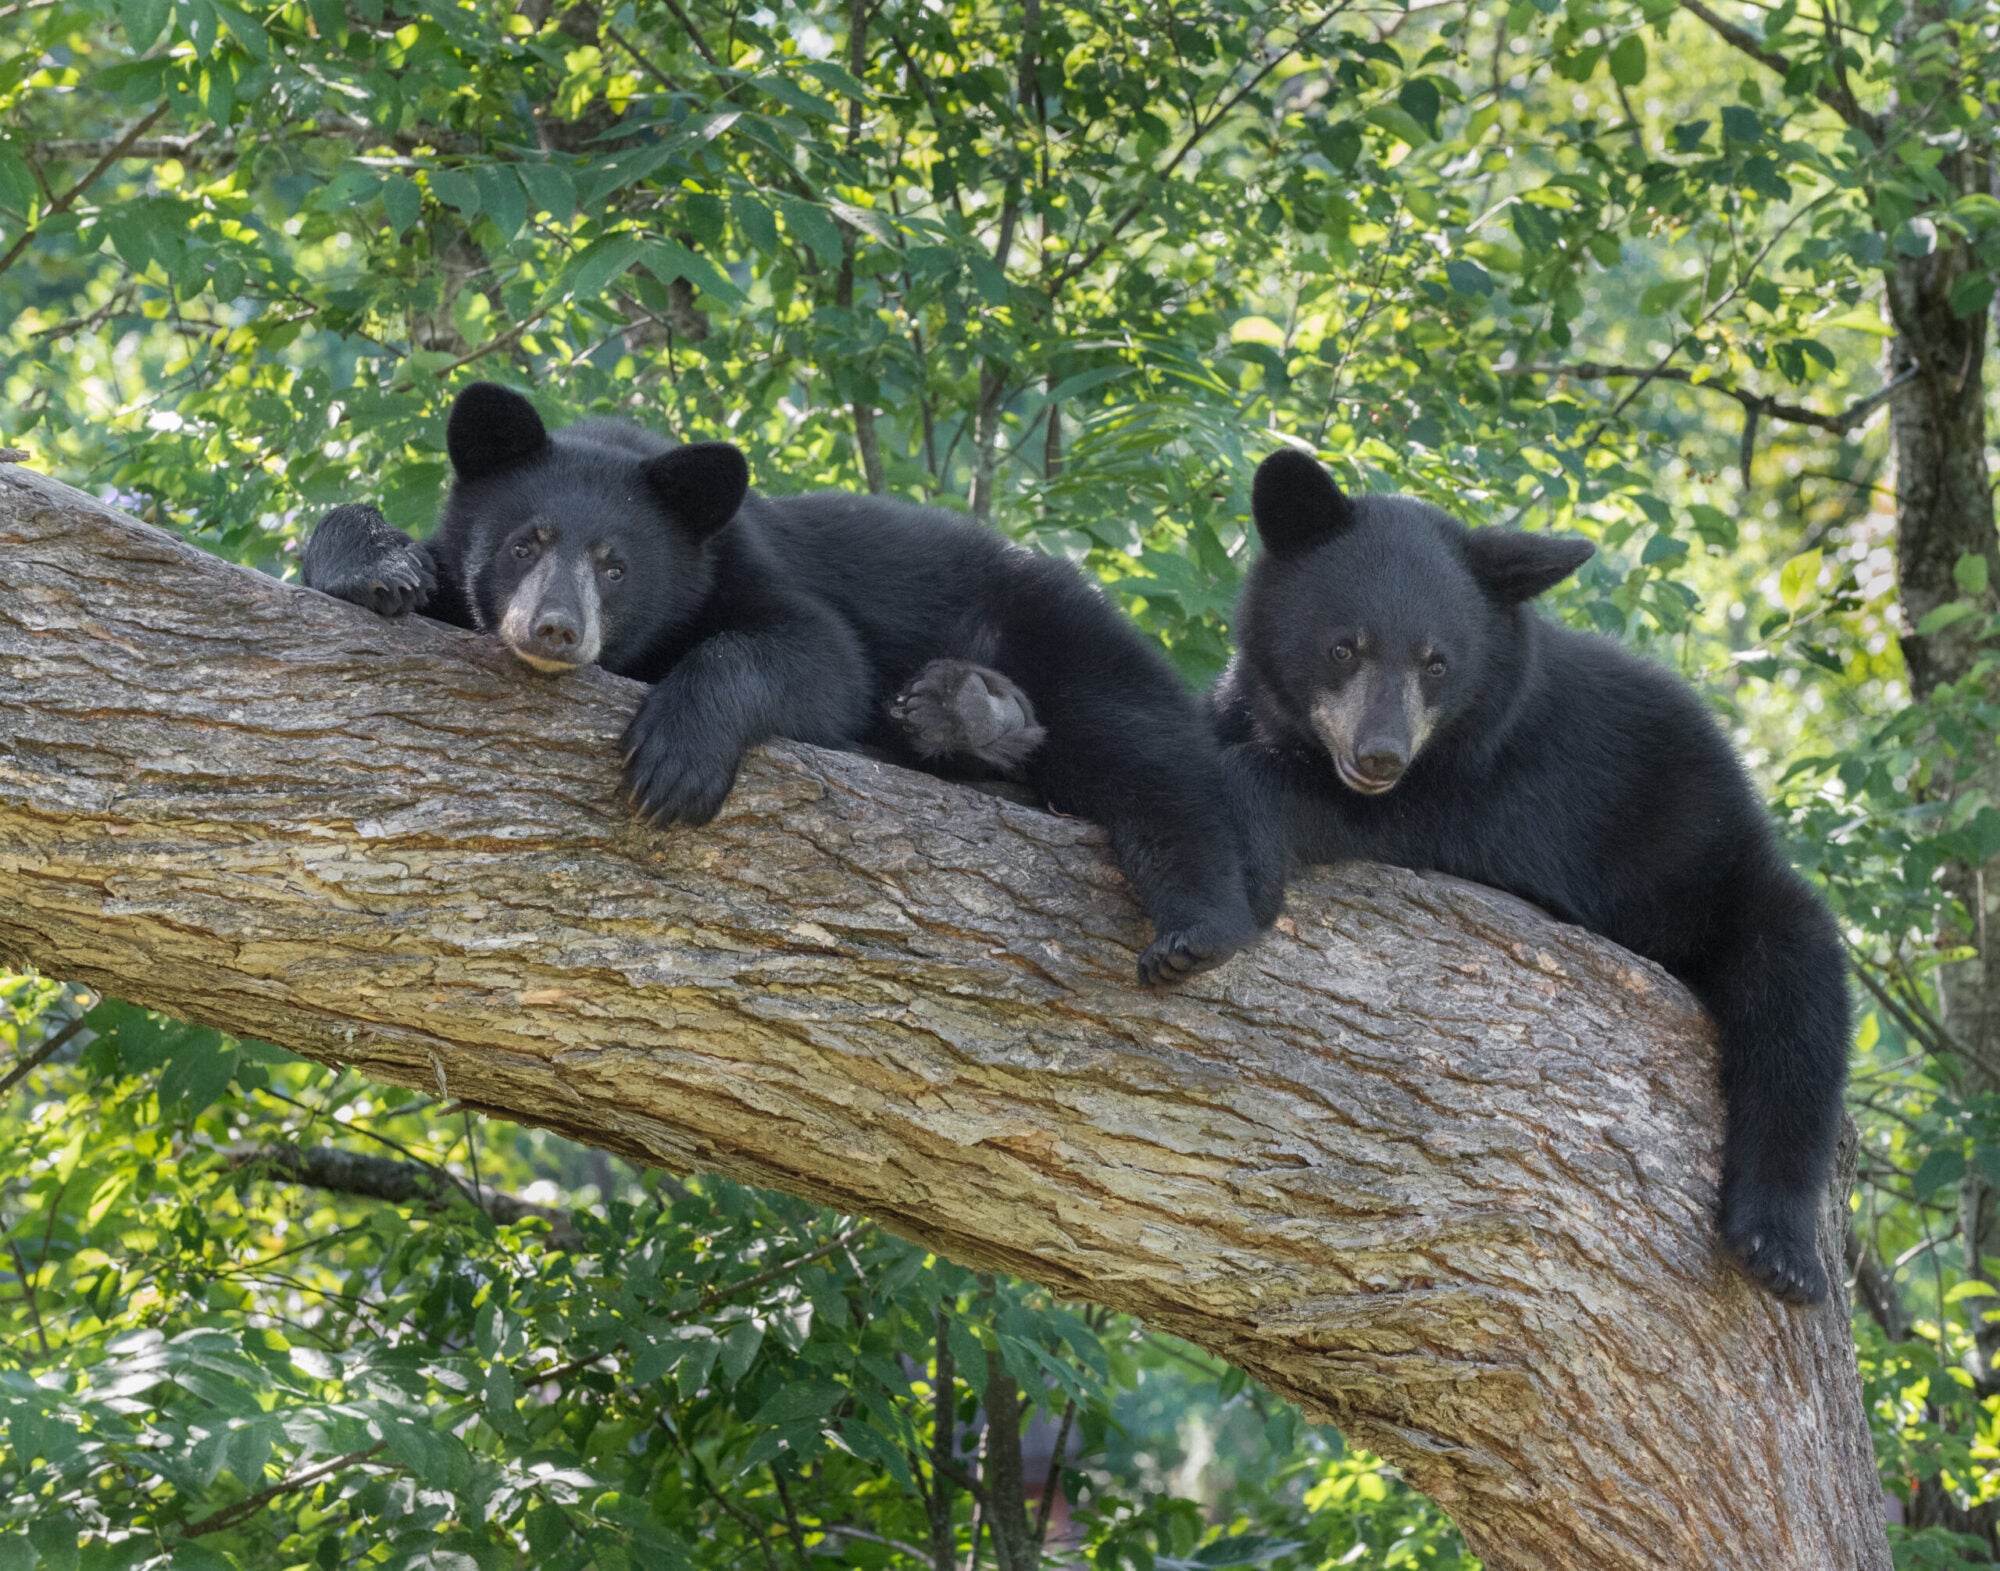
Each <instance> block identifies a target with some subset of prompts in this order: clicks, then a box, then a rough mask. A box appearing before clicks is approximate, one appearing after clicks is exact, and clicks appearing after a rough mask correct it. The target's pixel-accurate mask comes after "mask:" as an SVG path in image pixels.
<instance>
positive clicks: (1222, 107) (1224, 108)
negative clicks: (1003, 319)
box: [1049, 4, 1347, 297]
mask: <svg viewBox="0 0 2000 1571" xmlns="http://www.w3.org/2000/svg"><path fill="white" fill-rule="evenodd" d="M1346 9H1347V7H1346V5H1345V4H1339V5H1335V6H1334V7H1333V9H1331V10H1330V11H1328V12H1327V13H1326V15H1324V16H1322V17H1321V18H1320V19H1319V20H1318V21H1317V22H1314V23H1313V24H1312V25H1311V26H1310V27H1307V28H1304V29H1302V30H1301V31H1300V32H1299V33H1298V34H1297V36H1296V37H1294V38H1293V39H1292V41H1291V42H1290V43H1289V44H1287V45H1285V47H1284V48H1283V49H1280V50H1279V51H1278V52H1277V53H1276V54H1274V55H1272V56H1271V58H1270V59H1269V60H1267V61H1265V62H1264V64H1263V65H1262V66H1260V67H1259V68H1258V70H1257V72H1256V74H1255V75H1253V76H1252V77H1251V78H1250V80H1249V81H1247V82H1245V83H1244V84H1243V85H1242V86H1241V87H1239V88H1238V89H1237V90H1236V91H1235V92H1233V93H1231V94H1230V95H1229V96H1228V97H1227V98H1226V99H1223V100H1220V101H1219V102H1218V103H1217V104H1216V106H1215V108H1214V109H1213V110H1212V112H1211V113H1210V114H1209V115H1208V117H1207V118H1206V119H1202V120H1197V121H1196V122H1195V125H1194V129H1192V130H1191V131H1189V132H1188V134H1187V135H1186V136H1185V137H1184V138H1182V140H1181V145H1180V146H1179V147H1178V148H1176V149H1175V150H1174V156H1173V157H1172V158H1169V159H1168V160H1167V161H1166V163H1165V165H1164V166H1162V167H1161V168H1160V169H1157V170H1155V171H1154V172H1153V173H1152V174H1151V175H1149V176H1148V177H1147V179H1146V188H1145V190H1144V191H1142V192H1140V194H1139V195H1138V196H1137V197H1135V198H1134V199H1133V200H1132V202H1131V204H1130V205H1129V206H1128V207H1127V208H1126V209H1125V211H1124V212H1123V213H1121V214H1119V215H1118V217H1117V218H1116V219H1114V220H1113V221H1112V225H1111V227H1110V228H1109V229H1107V230H1106V231H1105V232H1104V234H1103V235H1101V236H1100V237H1099V238H1098V241H1097V244H1095V245H1093V246H1092V247H1091V248H1090V249H1089V250H1088V251H1086V252H1084V253H1083V255H1082V256H1080V257H1078V258H1077V259H1076V260H1075V261H1073V262H1070V263H1067V264H1066V265H1064V266H1063V267H1061V268H1059V269H1058V270H1057V272H1056V274H1055V276H1054V277H1053V278H1051V279H1050V280H1049V294H1050V295H1051V297H1053V296H1054V295H1055V294H1056V293H1058V292H1059V291H1060V290H1061V289H1062V287H1063V286H1064V285H1065V284H1067V283H1068V282H1069V281H1070V280H1071V279H1073V278H1075V277H1076V276H1077V275H1078V274H1079V273H1082V272H1084V271H1086V270H1087V269H1089V268H1091V267H1093V266H1095V265H1096V263H1097V259H1098V258H1099V257H1101V256H1103V255H1104V253H1105V252H1106V251H1108V250H1110V249H1111V247H1112V246H1113V245H1114V244H1115V243H1116V242H1117V240H1118V237H1119V236H1120V235H1122V234H1123V233H1124V232H1125V228H1126V226H1127V225H1128V224H1130V223H1131V222H1132V220H1133V219H1135V218H1137V217H1138V216H1139V215H1140V214H1141V213H1143V212H1145V210H1146V209H1147V208H1148V207H1150V206H1151V205H1152V202H1153V198H1154V197H1155V196H1157V195H1158V194H1159V189H1160V187H1161V185H1162V184H1164V183H1165V182H1166V180H1167V179H1168V177H1169V176H1171V175H1172V174H1173V172H1174V171H1175V170H1176V169H1178V168H1180V166H1181V164H1182V163H1183V162H1184V161H1185V160H1186V158H1187V156H1188V154H1189V153H1191V152H1193V151H1194V149H1195V146H1196V144H1198V143H1199V142H1200V141H1201V140H1202V138H1203V137H1205V136H1207V135H1208V133H1209V132H1210V131H1212V130H1214V129H1215V128H1216V127H1217V126H1218V125H1220V124H1221V123H1222V122H1223V121H1224V120H1225V119H1227V118H1228V116H1229V114H1230V112H1231V111H1232V110H1234V109H1235V107H1236V106H1237V105H1238V104H1240V103H1242V102H1243V100H1244V99H1246V98H1248V97H1249V96H1250V95H1251V94H1252V93H1253V92H1255V91H1256V90H1257V87H1258V85H1259V84H1260V83H1262V82H1263V80H1264V78H1265V77H1267V76H1269V75H1270V74H1271V73H1272V72H1273V71H1275V70H1277V69H1278V67H1279V66H1281V65H1283V64H1284V63H1285V62H1286V61H1287V60H1289V59H1290V58H1291V57H1292V56H1293V55H1295V54H1297V53H1298V52H1299V50H1300V49H1302V48H1304V47H1305V46H1306V45H1307V44H1309V43H1311V42H1312V41H1313V39H1314V38H1316V37H1318V36H1319V34H1320V33H1321V32H1322V31H1324V30H1325V28H1326V26H1327V24H1328V23H1329V22H1331V21H1332V20H1333V19H1334V18H1335V17H1336V16H1339V15H1340V14H1341V13H1342V12H1343V11H1345V10H1346Z"/></svg>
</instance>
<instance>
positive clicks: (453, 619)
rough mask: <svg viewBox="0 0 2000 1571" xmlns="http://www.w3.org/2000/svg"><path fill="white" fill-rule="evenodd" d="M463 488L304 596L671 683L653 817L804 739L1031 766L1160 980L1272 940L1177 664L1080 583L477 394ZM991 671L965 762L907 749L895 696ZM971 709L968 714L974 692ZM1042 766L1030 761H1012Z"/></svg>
mask: <svg viewBox="0 0 2000 1571" xmlns="http://www.w3.org/2000/svg"><path fill="white" fill-rule="evenodd" d="M446 446H447V449H448V450H449V453H450V457H451V463H452V469H453V471H454V475H455V478H454V481H453V484H452V487H451V493H450V495H449V497H448V498H447V500H446V502H445V508H444V516H443V519H442V521H441V522H440V524H439V526H438V529H437V532H436V534H435V535H433V536H432V537H431V539H430V540H429V541H427V542H425V543H424V544H421V545H420V544H418V543H416V542H415V541H413V540H411V539H410V538H409V537H408V536H407V535H404V534H403V533H401V532H400V531H399V530H395V529H392V528H391V527H390V526H389V525H388V523H387V522H386V521H384V519H383V518H382V515H381V514H380V513H378V512H376V511H375V510H374V509H373V508H371V507H358V506H348V507H340V508H336V509H335V510H334V511H333V512H331V513H329V514H328V515H327V516H326V517H325V518H324V519H322V520H321V521H320V523H319V526H318V528H316V529H315V530H314V532H313V536H312V539H311V540H310V541H309V542H308V543H307V546H306V550H305V559H304V567H303V573H302V576H303V578H304V580H305V582H306V584H307V585H308V586H310V587H311V588H314V589H320V590H324V591H325V592H327V593H328V594H332V595H337V596H339V597H340V598H341V599H343V600H350V601H353V602H354V603H355V604H357V605H362V606H367V607H369V608H370V609H372V610H374V611H377V612H379V613H380V614H382V615H384V616H400V615H404V614H406V613H408V612H410V611H421V612H423V613H424V614H425V615H427V616H430V617H433V618H435V619H437V620H439V621H442V622H448V623H451V624H452V625H453V626H456V627H464V628H474V629H480V630H488V631H494V632H497V633H498V634H499V635H500V637H501V638H502V639H503V640H505V642H506V643H507V645H508V647H509V648H510V649H512V650H513V651H514V653H515V654H517V655H519V656H520V657H521V659H523V660H524V661H526V662H528V663H529V664H530V665H532V666H535V667H536V668H537V669H540V670H545V671H563V670H569V669H573V668H575V667H578V666H583V665H588V664H591V663H593V662H594V663H596V664H598V665H601V666H604V667H605V668H607V669H608V670H611V671H615V672H617V673H619V674H620V675H622V676H630V677H636V678H637V679H638V680H640V681H642V682H649V683H651V684H652V690H651V691H650V692H649V693H648V694H647V695H646V696H645V698H644V699H643V700H642V702H641V703H640V706H639V711H638V713H637V715H635V716H634V718H633V720H632V723H631V725H630V727H629V728H628V729H627V731H626V733H625V742H624V746H625V770H626V783H627V786H628V788H629V789H630V791H631V794H632V797H633V799H634V800H635V801H636V802H637V803H638V805H639V806H640V808H641V809H642V810H643V811H644V812H646V813H647V814H648V815H650V816H651V817H652V818H654V819H655V820H657V821H659V822H662V823H672V822H675V821H679V822H682V823H689V824H701V823H706V822H707V821H708V820H709V819H710V818H712V817H713V816H714V815H715V813H716V811H717V809H719V808H720V807H721V806H722V803H723V800H724V799H725V798H726V797H727V796H728V795H729V791H730V787H731V786H732V785H733V784H734V782H735V779H736V771H737V766H738V765H739V764H740V763H741V761H742V758H743V754H744V752H745V750H747V749H748V748H750V747H753V746H755V745H756V744H757V743H759V742H762V741H765V740H767V739H769V738H771V737H776V736H788V737H793V738H795V739H797V740H799V741H804V742H817V743H819V744H821V745H823V746H827V747H851V746H854V745H857V744H868V745H872V746H875V747H877V748H881V749H884V750H886V751H888V752H889V753H890V755H891V756H894V757H900V758H902V759H904V760H907V761H908V762H910V763H912V764H914V765H917V766H919V767H926V766H929V767H941V768H943V769H946V770H953V769H956V768H957V767H959V766H961V765H962V766H963V767H965V768H966V769H967V770H981V769H990V768H993V767H996V766H997V767H1001V768H1003V769H1004V770H1005V771H1006V772H1009V773H1024V774H1025V778H1028V779H1029V780H1030V781H1031V783H1032V784H1033V785H1034V787H1035V788H1036V789H1037V790H1038V791H1040V792H1041V793H1042V794H1043V796H1044V797H1045V798H1046V800H1047V801H1048V802H1050V803H1051V804H1052V805H1053V806H1055V807H1056V808H1057V809H1059V810H1061V811H1063V812H1067V813H1072V814H1075V815H1077V816H1079V817H1085V818H1090V819H1093V820H1095V821H1096V822H1097V823H1100V824H1102V825H1103V826H1104V827H1105V828H1106V829H1107V830H1109V831H1110V834H1111V841H1112V846H1113V849H1114V850H1115V851H1116V853H1117V856H1118V859H1119V862H1120V864H1121V865H1122V866H1123V867H1124V869H1125V873H1126V876H1127V877H1128V878H1129V879H1130V880H1131V882H1132V886H1133V888H1134V889H1135V891H1136V892H1137V894H1138V896H1139V899H1140V901H1141V903H1142V904H1143V905H1144V906H1145V908H1146V911H1147V913H1148V914H1149V915H1150V916H1151V917H1152V918H1153V922H1154V928H1155V935H1154V938H1153V941H1152V943H1151V944H1150V945H1149V946H1148V947H1147V948H1146V950H1145V952H1144V954H1142V955H1141V957H1140V960H1139V975H1140V977H1141V979H1142V980H1144V981H1148V982H1161V981H1169V980H1172V979H1174V978H1176V977H1179V976H1183V975H1186V974H1188V973H1191V972H1194V971H1198V970H1202V969H1205V968H1206V967H1209V966H1212V965H1215V964H1218V963H1219V962H1220V961H1222V960H1223V959H1225V958H1226V957H1227V956H1229V955H1230V954H1231V953H1232V952H1234V951H1235V950H1236V949H1238V948H1240V947H1241V946H1242V945H1243V944H1245V943H1247V942H1248V941H1249V940H1250V939H1251V938H1253V937H1254V936H1255V934H1256V924H1255V923H1254V921H1253V920H1252V918H1251V913H1250V902H1249V897H1248V890H1247V887H1246V883H1245V879H1244V873H1243V866H1242V856H1241V852H1240V850H1239V849H1238V842H1237V839H1236V836H1235V833H1234V830H1233V824H1232V819H1231V814H1230V810H1229V806H1228V800H1227V796H1226V794H1225V790H1224V786H1223V780H1222V768H1221V760H1220V750H1219V747H1218V744H1217V743H1216V741H1215V739H1214V736H1213V733H1212V731H1211V728H1210V727H1209V725H1208V724H1207V721H1206V719H1205V718H1204V717H1203V715H1202V713H1201V710H1200V707H1199V705H1198V703H1197V701H1196V700H1195V698H1194V696H1193V695H1192V694H1190V693H1189V692H1188V691H1187V689H1186V688H1185V687H1184V686H1183V685H1182V683H1181V681H1180V679H1179V678H1178V677H1177V676H1176V675H1175V674H1174V671H1173V669H1172V668H1171V667H1170V666H1169V665H1168V664H1167V662H1166V660H1165V659H1164V657H1162V656H1161V655H1160V653H1159V652H1158V651H1157V650H1156V649H1154V648H1153V647H1152V646H1151V645H1150V644H1149V643H1148V642H1147V641H1146V640H1145V639H1144V638H1143V637H1141V636H1140V634H1139V633H1138V632H1137V631H1136V630H1135V629H1134V628H1132V627H1131V626H1130V624H1128V623H1127V622H1126V621H1125V620H1124V619H1123V618H1122V617H1120V616H1119V615H1118V613H1117V612H1116V611H1115V610H1114V609H1113V608H1112V606H1111V604H1110V603H1109V602H1108V601H1107V600H1106V599H1105V598H1104V596H1103V594H1102V593H1101V592H1100V591H1099V590H1098V589H1097V588H1096V587H1095V586H1094V585H1092V584H1091V583H1089V582H1088V581H1086V580H1085V579H1084V577H1083V576H1082V574H1080V573H1079V572H1078V571H1077V570H1076V569H1075V568H1074V567H1072V566H1071V565H1070V564H1068V563H1066V562H1061V561H1057V560H1055V559H1054V558H1051V557H1045V556H1040V555H1037V554H1036V553H1034V552H1032V551H1028V550H1025V549H1023V548H1022V547H1019V546H1016V545H1012V544H1010V543H1009V542H1008V541H1006V540H1004V539H1002V538H1001V537H1000V536H998V535H996V534H994V533H992V532H991V531H989V530H986V529H983V528H980V527H979V526H978V525H976V524H974V523H972V522H970V521H968V520H966V519H964V518H961V517H959V516H957V515H955V514H952V513H948V512H944V511H942V510H939V509H934V508H924V507H916V506H913V505H910V504H908V503H903V502H895V501H889V500H885V499H883V498H880V497H868V496H851V495H845V494H841V493H836V492H827V493H823V494H820V495H815V496H800V497H788V498H766V497H762V496H759V495H757V494H756V493H754V492H752V491H750V490H749V471H748V466H747V465H746V463H745V461H744V458H743V455H742V454H741V453H740V452H738V451H737V450H736V449H735V448H734V447H732V446H730V445H729V444H727V443H724V442H705V443H699V444H695V445H692V446H687V447H674V446H672V445H671V444H669V443H668V442H666V441H665V440H663V439H661V438H659V437H656V436H653V435H651V434H649V433H647V432H644V431H641V430H639V429H638V428H637V427H635V426H629V425H625V424H623V423H622V422H619V421H609V420H586V421H582V422H580V423H578V424H576V425H572V426H570V427H568V428H567V429H564V430H561V431H558V432H555V433H553V434H551V433H550V432H548V431H547V430H546V429H544V427H543V425H542V422H541V419H540V417H539V416H538V415H537V414H536V413H535V411H534V408H533V406H532V405H530V404H529V403H528V401H527V400H526V399H525V398H523V397H521V395H520V394H518V393H514V392H510V391H509V390H507V389H506V388H502V387H498V386H495V385H494V384H492V383H486V382H482V383H475V384H474V385H472V386H471V387H468V388H467V389H466V390H465V391H464V392H463V393H462V394H460V395H459V398H458V400H457V402H456V403H455V404H454V405H453V406H452V411H451V417H450V421H449V423H448V427H447V432H446ZM940 659H958V660H964V659H976V660H978V661H980V662H982V664H983V665H984V666H989V667H992V668H995V672H994V675H993V676H992V679H991V684H990V687H987V686H982V687H981V688H980V691H979V693H978V694H977V695H974V694H973V693H971V691H970V689H962V690H961V691H960V692H959V693H958V695H957V696H958V698H959V699H960V702H959V704H958V707H957V709H956V710H955V711H954V719H955V721H956V722H957V723H958V724H959V725H960V726H961V727H962V728H966V729H967V730H968V733H969V734H970V735H971V736H972V737H973V738H974V743H973V746H972V747H971V749H970V750H969V751H968V752H967V753H966V755H965V756H963V757H959V756H955V755H952V754H944V755H940V754H938V753H937V752H936V751H935V750H927V749H924V748H921V747H913V745H912V744H911V742H910V740H909V738H908V735H907V732H906V729H905V726H904V725H903V724H900V723H897V721H896V720H895V719H893V718H892V716H891V713H890V710H891V707H892V705H898V700H899V695H900V705H899V707H906V706H908V705H910V704H915V705H916V706H917V707H918V708H919V709H922V708H923V706H924V704H925V703H926V701H927V693H926V692H925V691H918V692H915V693H910V692H906V691H904V690H905V689H906V688H908V687H909V686H911V685H912V684H914V683H915V682H916V681H917V679H918V677H919V676H920V675H921V673H923V672H924V671H925V669H926V668H927V667H928V666H929V665H930V664H931V663H932V662H933V661H937V660H940ZM975 697H976V698H977V700H978V702H977V704H976V705H975V704H971V703H968V702H966V700H968V699H971V698H975ZM1024 752H1025V753H1031V754H1032V755H1033V756H1032V762H1030V763H1028V764H1027V765H1026V766H1025V770H1024V771H1022V770H1020V769H1018V768H1017V767H1016V766H1018V764H1019V755H1020V754H1022V753H1024Z"/></svg>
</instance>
